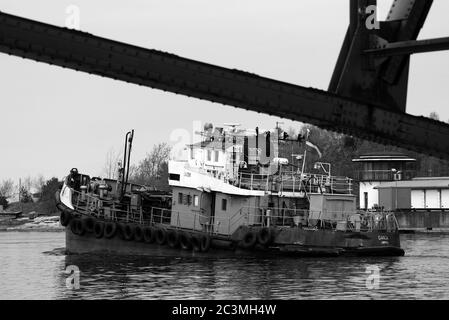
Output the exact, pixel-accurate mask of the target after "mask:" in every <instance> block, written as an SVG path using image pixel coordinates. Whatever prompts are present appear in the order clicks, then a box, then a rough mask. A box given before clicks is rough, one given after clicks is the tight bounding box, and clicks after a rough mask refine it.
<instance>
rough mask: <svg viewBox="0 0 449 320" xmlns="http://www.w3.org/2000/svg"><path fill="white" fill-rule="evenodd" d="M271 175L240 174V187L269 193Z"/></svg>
mask: <svg viewBox="0 0 449 320" xmlns="http://www.w3.org/2000/svg"><path fill="white" fill-rule="evenodd" d="M270 177H271V176H270V175H262V174H253V173H243V172H240V173H239V178H238V187H239V188H241V189H248V190H258V191H268V190H270Z"/></svg>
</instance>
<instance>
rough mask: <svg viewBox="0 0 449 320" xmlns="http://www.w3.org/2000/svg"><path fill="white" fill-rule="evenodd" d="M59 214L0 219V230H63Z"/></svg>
mask: <svg viewBox="0 0 449 320" xmlns="http://www.w3.org/2000/svg"><path fill="white" fill-rule="evenodd" d="M64 230H65V227H63V226H61V224H60V222H59V215H40V216H37V217H35V218H28V217H21V218H17V219H12V218H10V219H3V220H0V232H13V231H16V232H30V231H35V232H63V231H64Z"/></svg>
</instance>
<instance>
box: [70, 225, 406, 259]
mask: <svg viewBox="0 0 449 320" xmlns="http://www.w3.org/2000/svg"><path fill="white" fill-rule="evenodd" d="M65 232H66V252H67V253H68V254H85V253H106V254H119V255H146V256H180V257H191V256H205V257H208V256H222V255H229V254H235V255H250V256H264V257H269V256H279V255H283V256H295V257H338V256H403V255H404V250H403V249H401V248H400V245H399V234H397V233H378V232H369V233H364V234H360V233H353V232H334V231H326V230H303V229H297V230H295V229H292V230H282V231H280V232H278V234H276V235H274V239H273V242H272V243H271V244H270V245H267V246H262V245H260V244H255V245H254V246H252V247H251V248H243V247H242V245H241V241H240V240H236V239H239V237H240V235H239V233H241V234H242V235H243V234H244V233H245V232H255V229H254V228H248V227H243V228H241V229H239V230H238V232H236V234H234V235H233V237H230V238H226V237H222V236H221V237H220V236H216V237H214V236H212V238H211V247H210V250H208V251H207V252H195V251H193V250H192V249H190V250H183V249H181V248H171V247H169V246H168V245H167V244H165V245H158V244H156V243H151V244H149V243H145V242H140V241H133V240H124V239H122V238H121V237H120V236H119V235H116V236H114V237H113V238H111V239H106V238H96V237H95V236H94V234H92V233H85V234H83V235H77V234H74V233H73V232H72V230H71V229H70V228H66V231H65ZM387 238H388V242H387V240H386V239H387ZM382 242H383V243H382Z"/></svg>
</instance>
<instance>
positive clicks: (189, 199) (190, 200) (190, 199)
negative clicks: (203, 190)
mask: <svg viewBox="0 0 449 320" xmlns="http://www.w3.org/2000/svg"><path fill="white" fill-rule="evenodd" d="M191 204H192V196H191V195H190V194H189V195H187V205H188V206H190V205H191Z"/></svg>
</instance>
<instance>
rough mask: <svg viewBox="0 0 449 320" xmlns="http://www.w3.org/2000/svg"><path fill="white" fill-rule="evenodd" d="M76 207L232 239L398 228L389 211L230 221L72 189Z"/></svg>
mask: <svg viewBox="0 0 449 320" xmlns="http://www.w3.org/2000/svg"><path fill="white" fill-rule="evenodd" d="M71 191H72V193H73V198H72V199H73V202H74V203H73V206H74V207H75V209H76V211H77V212H78V213H80V214H83V215H90V216H94V217H96V218H100V219H105V220H110V221H116V222H126V223H138V224H141V225H152V226H158V225H162V226H166V227H170V228H174V229H186V230H195V231H201V232H206V233H209V234H217V235H226V236H230V235H231V234H232V233H233V232H234V231H235V230H236V229H237V228H238V227H240V226H242V225H246V226H261V227H302V228H313V229H329V230H334V231H348V230H351V231H358V232H363V231H373V230H386V231H392V230H397V229H398V223H397V221H396V218H395V216H394V215H393V214H391V213H388V212H387V213H386V212H373V213H370V212H354V213H353V214H348V213H347V212H314V211H310V210H305V209H291V208H274V207H263V208H261V207H243V208H241V209H239V210H238V211H237V212H236V213H235V214H234V215H232V216H229V217H227V218H217V217H214V216H210V215H204V214H202V212H200V211H199V212H192V211H186V212H181V211H174V210H171V209H166V208H156V207H152V208H151V209H150V210H149V211H144V210H143V208H142V207H140V206H139V207H137V206H132V205H122V204H120V203H118V202H117V201H114V200H111V199H104V198H100V197H99V196H97V195H92V194H86V193H80V192H77V191H74V190H73V189H71ZM332 214H335V216H346V217H347V218H345V219H326V218H325V217H329V216H332Z"/></svg>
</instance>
